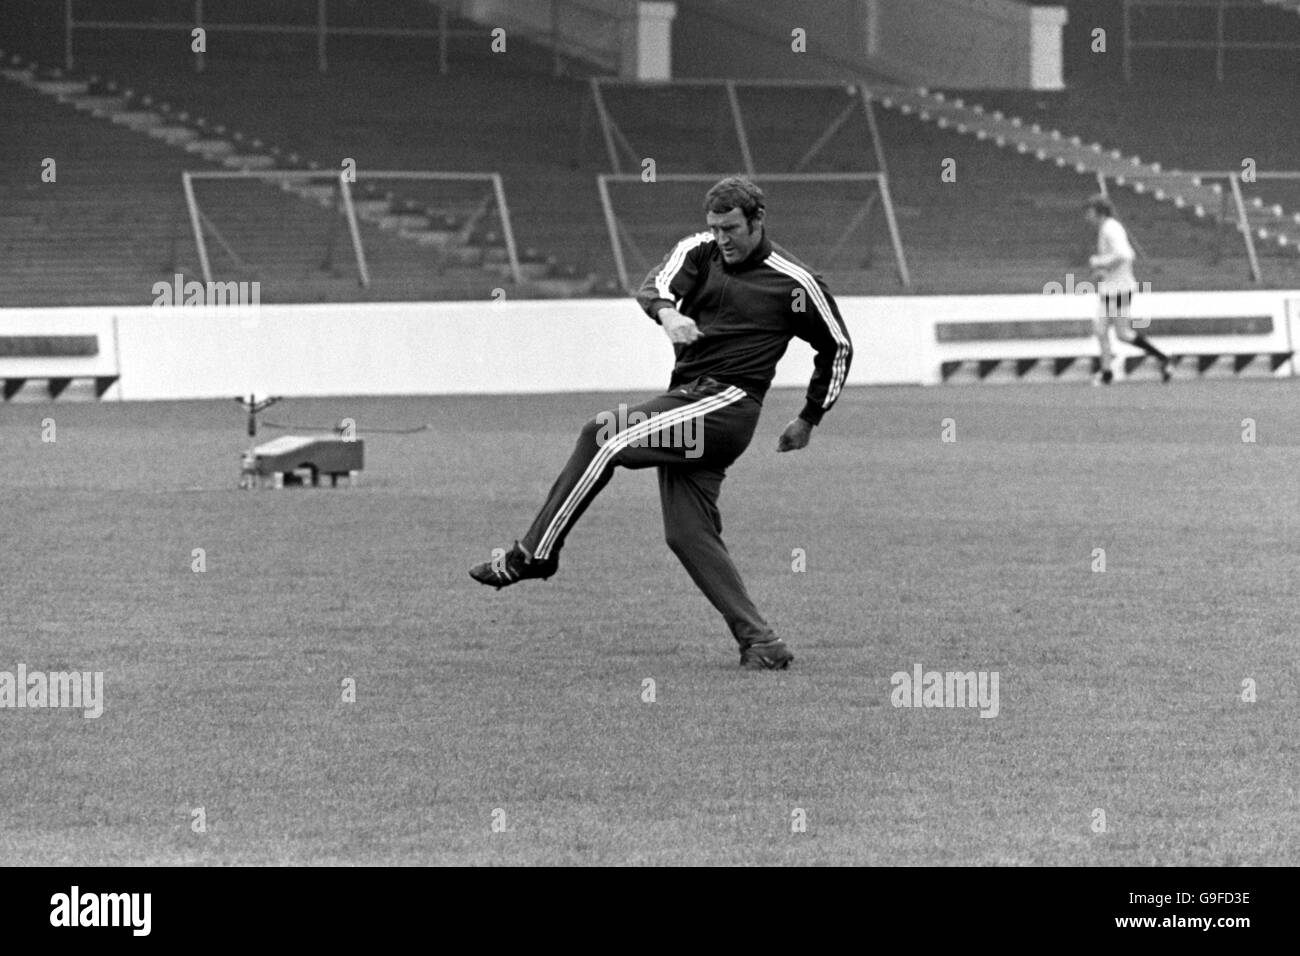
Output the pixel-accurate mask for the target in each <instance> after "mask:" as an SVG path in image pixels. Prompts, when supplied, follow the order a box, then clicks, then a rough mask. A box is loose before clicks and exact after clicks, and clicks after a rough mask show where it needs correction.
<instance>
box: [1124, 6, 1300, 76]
mask: <svg viewBox="0 0 1300 956" xmlns="http://www.w3.org/2000/svg"><path fill="white" fill-rule="evenodd" d="M1143 8H1166V9H1168V8H1174V9H1182V10H1188V9H1203V10H1204V9H1213V10H1214V37H1213V39H1204V40H1168V39H1166V40H1159V39H1155V40H1135V39H1133V10H1134V9H1143ZM1263 9H1267V8H1266V7H1263V6H1261V5H1260V4H1259V2H1258V0H1124V19H1123V50H1124V81H1125V82H1131V81H1132V79H1133V52H1132V51H1133V50H1139V49H1146V50H1213V51H1214V75H1215V77H1216V79H1218V80H1220V81H1222V80H1223V60H1224V53H1226V52H1227V51H1228V50H1297V51H1300V41H1296V40H1229V39H1227V17H1228V11H1229V10H1250V11H1256V12H1258V11H1260V10H1263Z"/></svg>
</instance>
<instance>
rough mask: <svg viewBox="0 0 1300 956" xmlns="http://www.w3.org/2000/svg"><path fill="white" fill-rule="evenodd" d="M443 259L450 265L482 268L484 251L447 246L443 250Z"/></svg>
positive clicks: (468, 247)
mask: <svg viewBox="0 0 1300 956" xmlns="http://www.w3.org/2000/svg"><path fill="white" fill-rule="evenodd" d="M442 255H443V258H444V259H445V260H446V261H447V262H450V263H455V264H456V265H462V266H480V265H482V264H483V250H482V249H476V248H475V247H474V246H446V247H445V248H443V250H442Z"/></svg>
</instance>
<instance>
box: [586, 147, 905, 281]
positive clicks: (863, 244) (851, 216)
mask: <svg viewBox="0 0 1300 956" xmlns="http://www.w3.org/2000/svg"><path fill="white" fill-rule="evenodd" d="M723 175H724V174H721V173H671V174H661V175H657V176H656V177H655V178H654V179H653V181H646V180H644V179H643V178H642V177H641V176H639V175H635V174H632V173H623V174H620V173H601V174H599V175H597V177H596V189H597V191H598V192H599V194H600V202H601V206H602V208H603V210H604V214H605V226H606V229H607V230H608V232H609V242H610V249H611V252H612V253H613V257H614V266H615V269H616V270H617V272H618V281H619V284H620V285H621V286H622V287H623V288H624V289H626V290H627V291H628V292H629V293H631V292H633V291H635V290H634V287H633V285H632V281H631V276H632V269H635V270H637V272H638V273H639V274H644V273H645V272H646V271H648V270H649V269H651V268H653V267H654V265H655V263H656V262H658V261H659V258H660V257H661V256H662V253H663V251H664V249H666V248H667V246H665V245H664V243H666V242H671V241H674V240H676V239H679V238H681V236H683V235H686V234H688V233H689V232H692V231H693V232H699V231H700V230H701V229H702V224H701V214H699V212H698V210H699V209H700V199H701V196H702V195H703V189H702V188H696V189H695V190H694V191H693V192H686V191H685V190H684V189H683V190H681V191H680V192H677V191H674V195H673V200H674V201H668V202H665V199H666V198H667V197H665V196H663V194H662V191H661V192H660V193H659V194H657V195H656V194H651V193H650V192H649V191H650V190H655V189H657V188H661V187H662V186H663V185H668V186H670V187H671V186H674V185H677V184H683V185H685V184H689V185H694V186H696V187H707V185H709V184H712V183H714V182H717V181H718V180H719V179H720V178H722V176H723ZM753 178H754V180H755V182H756V183H757V184H758V185H759V186H761V187H763V188H764V189H765V190H766V191H768V194H769V198H774V199H775V202H773V208H774V209H775V210H776V213H775V214H774V215H773V216H772V219H773V220H775V221H776V222H779V223H780V230H781V236H782V238H783V239H787V240H788V241H790V242H791V245H792V247H793V249H794V250H795V251H797V252H798V253H799V254H800V255H801V256H804V255H807V256H808V258H809V260H810V262H809V264H810V265H811V266H813V267H814V268H815V269H816V270H817V271H818V272H822V273H827V274H834V273H836V272H840V273H842V274H844V275H845V276H846V277H848V278H849V279H850V281H849V285H850V288H848V289H846V291H850V292H860V291H865V289H858V288H851V286H852V285H853V284H854V283H853V278H860V276H861V274H863V273H864V272H865V271H867V270H869V269H870V263H871V262H872V259H873V248H872V247H873V246H874V245H875V242H876V237H875V236H874V235H872V233H871V230H870V226H871V223H872V219H873V213H874V212H875V211H876V209H877V208H879V210H880V213H881V217H880V218H881V219H883V224H884V227H885V229H886V235H887V237H888V239H887V241H888V243H889V246H890V249H891V251H892V254H893V262H894V267H895V269H896V271H897V279H898V282H899V283H900V284H901V285H902V286H903V287H904V288H911V285H912V278H911V273H910V272H909V270H908V266H907V256H906V254H905V253H904V251H903V242H902V238H901V237H900V235H899V231H898V220H897V218H896V217H895V215H894V204H893V200H892V198H891V197H890V194H889V177H888V175H887V174H885V173H883V172H873V173H865V172H864V173H773V174H766V175H765V174H762V173H756V174H755V175H754V177H753ZM629 186H635V187H636V190H635V191H636V192H639V193H640V197H639V206H640V208H639V209H638V210H636V217H635V223H633V224H629V222H628V219H627V217H626V216H620V215H619V212H618V207H617V206H616V202H615V196H614V194H615V192H618V191H620V190H621V191H622V192H621V197H620V198H622V199H623V200H624V202H623V206H624V208H626V207H627V206H629V205H633V204H634V201H633V200H632V199H631V198H630V197H629V196H628V192H629V190H628V187H629ZM837 187H838V188H837ZM638 236H640V238H641V241H640V242H639V241H638ZM882 238H883V237H882ZM651 241H653V242H655V243H656V245H655V246H654V247H652V250H651V252H650V253H647V252H646V251H644V250H643V248H642V245H643V243H645V244H646V245H647V247H648V243H649V242H651ZM661 246H662V247H663V248H660V247H661ZM629 260H631V261H630V262H629Z"/></svg>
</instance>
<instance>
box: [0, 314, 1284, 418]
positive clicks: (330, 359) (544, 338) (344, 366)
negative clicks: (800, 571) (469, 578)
mask: <svg viewBox="0 0 1300 956" xmlns="http://www.w3.org/2000/svg"><path fill="white" fill-rule="evenodd" d="M1096 301H1097V300H1096V297H1095V296H1090V295H1058V296H1048V295H995V296H900V297H856V296H851V297H844V298H841V299H840V300H839V304H840V307H841V311H842V312H843V314H844V318H845V322H846V323H847V324H848V327H849V333H850V335H851V336H852V337H853V341H854V345H855V349H856V354H855V358H854V362H853V367H852V369H851V371H850V373H849V379H848V383H849V384H850V385H871V384H933V383H935V382H937V381H938V380H939V366H940V363H941V362H943V361H945V360H949V359H955V358H994V357H996V358H1009V357H1013V356H1017V355H1057V354H1059V355H1069V354H1094V353H1095V351H1096V344H1095V342H1093V341H1091V340H1089V339H1087V338H1081V339H1077V340H1075V339H1054V340H1048V341H1039V342H992V343H944V344H940V343H936V342H935V335H934V326H935V323H936V322H945V321H996V320H1005V319H1067V318H1087V317H1090V316H1092V315H1093V313H1094V311H1095V309H1096ZM1135 312H1136V313H1137V314H1139V315H1140V314H1143V313H1146V314H1149V315H1150V316H1151V317H1153V318H1160V317H1167V316H1231V315H1271V316H1273V324H1274V330H1273V332H1272V333H1271V334H1270V335H1267V336H1235V337H1231V338H1224V339H1222V340H1219V339H1211V338H1208V337H1204V336H1201V337H1197V338H1186V339H1178V338H1170V337H1164V338H1162V339H1161V340H1160V341H1161V344H1162V345H1165V346H1167V347H1168V348H1170V349H1173V350H1174V351H1176V352H1208V351H1215V350H1216V349H1219V348H1222V349H1223V350H1225V351H1242V352H1245V351H1287V350H1290V349H1291V347H1292V346H1291V343H1292V342H1295V341H1300V291H1293V292H1276V291H1274V292H1187V293H1175V292H1167V293H1153V294H1150V295H1146V296H1140V297H1139V298H1138V300H1136V301H1135ZM90 333H93V334H97V335H99V338H100V354H99V355H98V356H97V357H95V358H93V359H90V358H69V359H54V360H49V359H30V358H10V359H4V358H0V378H6V377H32V378H35V377H38V376H41V375H78V374H80V375H111V374H114V373H118V374H120V375H121V380H120V382H119V384H118V385H116V386H114V387H113V388H112V389H110V390H109V392H108V393H107V394H106V395H105V398H106V399H115V398H117V399H131V400H138V399H190V398H227V397H233V396H235V395H241V394H248V393H249V392H250V391H252V392H260V393H270V394H277V395H419V394H425V395H428V394H465V393H492V392H567V391H627V390H631V391H638V392H639V391H647V390H655V389H659V388H662V387H664V386H665V385H666V383H667V381H668V376H669V373H670V371H671V368H672V362H673V354H672V348H671V346H670V345H669V343H668V340H667V339H666V338H665V337H664V334H663V332H662V331H661V330H660V328H659V327H658V326H657V325H655V324H654V323H653V322H652V321H651V320H650V319H649V318H647V317H646V316H645V314H644V313H643V312H641V310H640V309H639V308H637V306H636V305H635V303H634V302H632V300H630V299H578V300H552V301H537V300H533V301H527V302H508V301H507V302H500V303H485V302H455V303H372V304H341V305H335V304H325V305H283V306H262V307H261V308H260V309H259V310H258V311H257V312H256V313H255V314H251V315H250V314H247V313H245V314H240V313H238V312H235V311H223V310H221V309H186V308H180V309H161V308H152V307H149V306H141V307H135V308H79V309H7V310H0V335H34V334H62V335H70V334H90ZM1131 351H1132V350H1130V352H1131ZM1126 354H1128V353H1126ZM1283 371H1284V372H1286V373H1288V374H1289V373H1290V372H1291V369H1290V368H1289V367H1284V369H1283ZM811 374H812V350H811V349H810V348H809V347H808V346H807V345H806V344H804V343H803V342H801V341H798V340H795V341H793V342H791V344H790V349H789V351H788V352H787V353H786V356H785V358H784V359H783V360H782V362H781V364H780V366H779V367H778V369H777V377H776V384H777V385H796V386H802V385H805V384H807V381H808V378H809V376H810V375H811Z"/></svg>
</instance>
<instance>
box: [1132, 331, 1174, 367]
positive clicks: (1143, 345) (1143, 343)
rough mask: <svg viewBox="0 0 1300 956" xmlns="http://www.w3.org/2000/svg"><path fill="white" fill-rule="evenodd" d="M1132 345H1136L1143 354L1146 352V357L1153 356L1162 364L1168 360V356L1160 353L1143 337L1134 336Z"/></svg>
mask: <svg viewBox="0 0 1300 956" xmlns="http://www.w3.org/2000/svg"><path fill="white" fill-rule="evenodd" d="M1133 344H1134V345H1136V346H1137V347H1138V348H1140V349H1141V350H1142V351H1143V352H1146V353H1147V355H1154V356H1155V357H1156V358H1158V359H1160V361H1162V362H1166V361H1168V360H1169V356H1168V355H1166V354H1165V353H1164V352H1162V351H1160V350H1159V349H1158V348H1156V347H1155V346H1154V345H1152V344H1151V340H1150V339H1148V338H1147V337H1146V336H1145V335H1136V336H1134V337H1133Z"/></svg>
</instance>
